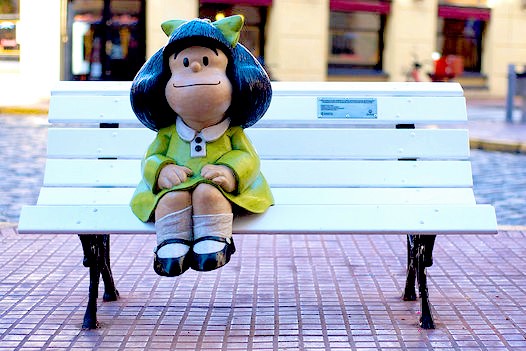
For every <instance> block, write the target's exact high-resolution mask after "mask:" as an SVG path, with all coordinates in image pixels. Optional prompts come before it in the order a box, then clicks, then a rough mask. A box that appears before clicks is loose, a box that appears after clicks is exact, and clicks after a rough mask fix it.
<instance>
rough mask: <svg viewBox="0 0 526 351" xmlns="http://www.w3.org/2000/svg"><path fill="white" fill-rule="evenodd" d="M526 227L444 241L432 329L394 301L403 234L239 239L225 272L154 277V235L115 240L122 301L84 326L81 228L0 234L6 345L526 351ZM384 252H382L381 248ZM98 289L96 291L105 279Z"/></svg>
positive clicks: (411, 306)
mask: <svg viewBox="0 0 526 351" xmlns="http://www.w3.org/2000/svg"><path fill="white" fill-rule="evenodd" d="M525 239H526V232H523V231H513V230H508V231H502V232H500V233H499V235H498V236H464V237H461V236H441V237H439V238H438V240H437V245H436V246H435V265H434V266H433V267H431V268H430V269H429V290H430V296H431V302H432V305H433V312H434V316H435V321H436V324H437V329H435V330H421V329H419V328H418V326H417V318H418V311H419V303H418V302H403V301H401V299H400V295H401V291H402V288H403V284H404V276H405V260H406V259H405V254H404V252H405V238H404V237H400V236H379V235H378V236H360V235H355V236H323V237H321V236H316V235H312V236H304V235H297V236H265V235H260V236H257V235H251V236H238V237H237V238H236V244H237V246H238V247H239V250H238V252H237V253H236V254H235V255H234V256H233V258H232V261H231V262H230V263H229V264H228V265H227V266H225V267H224V268H222V269H220V270H218V271H215V272H208V273H196V272H193V271H189V272H187V273H185V274H184V275H183V276H181V277H178V278H173V279H172V278H161V277H159V276H157V275H156V274H155V273H154V272H153V269H152V268H151V260H152V252H151V250H152V247H153V246H152V245H153V244H154V240H153V238H152V237H149V236H139V235H138V236H131V235H120V236H118V235H114V236H112V245H111V250H112V252H111V257H112V267H113V272H114V277H115V281H116V285H117V288H118V289H119V291H120V293H121V299H120V300H118V301H116V302H105V303H103V302H102V301H101V300H100V301H99V321H100V322H101V323H102V328H101V329H97V330H93V331H82V330H80V327H81V322H82V317H83V313H84V308H85V305H86V302H87V289H88V285H89V275H88V269H86V268H84V267H83V266H82V264H81V261H82V249H81V247H80V241H79V240H78V239H77V238H76V237H75V236H64V235H63V236H58V235H46V236H33V235H25V236H20V235H17V234H16V232H15V228H13V227H11V226H6V225H4V227H3V228H1V236H0V242H1V245H2V255H0V266H2V270H1V271H0V351H6V350H43V349H46V350H91V349H98V350H112V351H114V350H143V349H151V350H153V349H162V350H168V349H172V350H175V349H177V350H356V351H358V350H370V351H372V350H466V351H467V350H470V351H472V350H491V351H494V350H496V351H498V350H516V351H520V350H526V288H525V287H526V276H525V272H526V257H525V256H526V255H525V252H526V240H525ZM380 254H381V255H380ZM100 295H102V287H101V292H100Z"/></svg>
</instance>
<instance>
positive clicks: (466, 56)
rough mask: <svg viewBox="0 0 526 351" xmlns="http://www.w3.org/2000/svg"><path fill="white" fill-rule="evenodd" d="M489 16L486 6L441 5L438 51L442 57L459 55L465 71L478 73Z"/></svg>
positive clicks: (489, 12) (439, 9)
mask: <svg viewBox="0 0 526 351" xmlns="http://www.w3.org/2000/svg"><path fill="white" fill-rule="evenodd" d="M490 17H491V11H490V9H489V8H487V7H466V6H451V5H448V4H440V5H439V7H438V33H437V50H439V51H440V53H441V54H442V56H448V55H456V56H460V57H461V58H462V61H463V65H464V71H465V72H469V73H480V72H481V67H482V62H481V60H482V49H483V43H484V42H483V39H484V30H485V28H486V23H487V22H488V21H489V20H490Z"/></svg>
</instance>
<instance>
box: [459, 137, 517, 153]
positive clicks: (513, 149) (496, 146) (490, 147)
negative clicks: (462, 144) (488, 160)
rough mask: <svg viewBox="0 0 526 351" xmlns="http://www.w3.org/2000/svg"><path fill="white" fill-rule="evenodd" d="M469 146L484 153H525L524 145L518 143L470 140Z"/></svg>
mask: <svg viewBox="0 0 526 351" xmlns="http://www.w3.org/2000/svg"><path fill="white" fill-rule="evenodd" d="M469 146H470V148H471V149H479V150H486V151H500V152H510V153H515V154H522V153H526V143H523V142H518V141H505V140H482V139H477V138H470V139H469Z"/></svg>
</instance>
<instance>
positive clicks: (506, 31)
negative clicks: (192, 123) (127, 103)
mask: <svg viewBox="0 0 526 351" xmlns="http://www.w3.org/2000/svg"><path fill="white" fill-rule="evenodd" d="M231 14H242V15H243V16H244V17H245V22H246V25H245V27H244V30H243V32H242V34H241V43H243V44H244V45H245V46H247V47H248V48H249V49H250V50H251V52H252V53H253V54H254V55H255V56H256V57H257V58H258V59H260V61H261V62H263V63H264V64H265V65H266V67H267V69H268V71H269V72H270V73H271V76H272V77H273V78H274V79H275V80H283V81H324V80H342V81H352V80H367V81H370V80H381V81H402V80H406V79H407V76H406V72H407V69H409V68H410V67H411V66H412V64H413V62H414V61H415V60H419V61H420V62H421V63H422V65H423V70H424V73H428V72H432V71H433V69H434V67H433V64H434V62H433V60H432V54H433V53H435V54H437V55H438V56H441V57H444V56H457V57H460V58H461V60H462V72H463V74H462V75H461V76H460V77H456V78H455V79H458V80H459V81H460V82H461V83H462V84H463V86H464V87H466V88H471V87H472V86H475V84H473V79H474V78H477V79H479V81H478V82H477V84H478V87H479V89H480V88H484V89H486V90H487V91H488V92H489V93H491V94H495V95H499V94H504V93H505V89H506V79H507V71H506V67H507V65H508V64H509V63H514V64H517V65H524V64H525V62H526V57H525V56H524V49H523V48H524V47H526V37H525V36H524V34H523V31H524V28H525V27H526V7H525V6H524V5H523V0H509V1H504V0H492V1H489V0H488V1H484V0H429V1H428V0H425V1H424V0H411V1H389V0H273V1H272V0H240V1H234V0H163V1H152V0H46V1H42V0H20V21H19V22H17V25H16V33H17V34H16V43H17V45H19V47H20V72H21V73H22V74H23V75H24V77H25V79H27V80H31V81H34V77H38V79H37V84H38V85H40V86H41V88H42V91H49V87H50V86H52V85H53V82H54V81H56V80H57V79H66V80H74V79H79V80H80V79H86V80H129V79H132V78H133V76H134V75H135V73H136V72H137V70H138V69H139V67H141V65H142V64H143V62H145V60H146V58H147V57H149V56H151V55H152V54H153V53H155V52H156V51H157V50H158V49H159V48H160V47H162V45H164V43H166V36H165V35H164V33H163V32H162V31H161V30H160V29H159V25H160V23H162V22H163V21H165V20H168V19H173V18H180V19H191V18H195V17H198V16H200V17H207V18H210V19H211V20H216V19H218V18H220V17H221V16H229V15H231ZM35 57H38V60H35ZM466 78H470V79H472V81H470V82H467V81H466Z"/></svg>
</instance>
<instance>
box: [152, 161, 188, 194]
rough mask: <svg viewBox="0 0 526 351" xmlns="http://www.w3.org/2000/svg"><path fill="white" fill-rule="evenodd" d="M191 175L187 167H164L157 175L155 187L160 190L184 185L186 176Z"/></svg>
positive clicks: (170, 165) (172, 165)
mask: <svg viewBox="0 0 526 351" xmlns="http://www.w3.org/2000/svg"><path fill="white" fill-rule="evenodd" d="M192 174H193V172H192V170H191V169H190V168H188V167H184V166H178V165H174V164H169V165H166V166H164V167H163V169H161V172H160V173H159V179H158V180H157V186H158V187H159V188H160V189H170V188H172V187H174V186H176V185H179V184H181V183H184V182H185V181H186V179H188V176H191V175H192Z"/></svg>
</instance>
